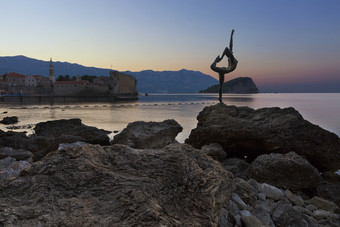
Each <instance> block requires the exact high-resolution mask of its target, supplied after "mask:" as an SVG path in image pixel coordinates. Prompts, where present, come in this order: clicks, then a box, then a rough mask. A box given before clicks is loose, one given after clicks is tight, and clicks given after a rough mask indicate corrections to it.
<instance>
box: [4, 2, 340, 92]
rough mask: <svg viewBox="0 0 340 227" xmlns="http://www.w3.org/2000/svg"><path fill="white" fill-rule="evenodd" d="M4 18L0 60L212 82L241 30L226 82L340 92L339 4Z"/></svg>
mask: <svg viewBox="0 0 340 227" xmlns="http://www.w3.org/2000/svg"><path fill="white" fill-rule="evenodd" d="M0 9H1V13H0V25H1V26H0V28H1V32H0V56H14V55H25V56H27V57H32V58H36V59H40V60H49V58H50V57H52V58H53V60H54V61H67V62H71V63H79V64H81V65H85V66H94V67H100V68H111V65H112V69H116V70H120V71H125V70H131V71H141V70H146V69H153V70H160V71H163V70H180V69H183V68H185V69H189V70H197V71H201V72H203V73H206V74H209V75H212V76H214V77H216V76H217V75H216V74H215V73H214V72H212V71H211V70H210V64H211V63H212V61H213V60H214V59H215V58H216V56H217V55H219V54H221V53H222V52H223V50H224V48H225V47H226V46H227V45H228V43H229V37H230V32H231V29H233V28H235V30H236V31H235V34H234V54H235V57H236V58H237V59H238V61H239V65H238V68H237V69H236V70H235V71H234V72H233V73H231V74H230V75H228V76H227V79H226V80H228V79H229V78H230V79H231V78H235V77H238V76H250V77H252V78H253V79H254V81H255V83H256V84H258V85H259V87H261V86H262V87H268V86H269V87H270V86H273V87H275V86H276V87H278V86H286V85H287V86H291V85H292V84H296V85H298V84H308V83H309V84H318V83H325V81H326V82H329V83H331V84H333V85H335V86H338V85H339V89H340V13H339V12H340V1H339V0H294V1H293V0H290V1H289V0H275V1H273V0H256V1H255V0H240V1H236V0H97V1H94V0H93V1H89V0H58V1H48V0H30V1H26V0H21V1H20V0H10V1H8V0H0ZM225 64H227V62H226V60H224V61H223V62H222V63H220V65H225Z"/></svg>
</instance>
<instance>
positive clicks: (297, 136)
mask: <svg viewBox="0 0 340 227" xmlns="http://www.w3.org/2000/svg"><path fill="white" fill-rule="evenodd" d="M197 120H198V124H197V127H196V128H195V129H193V130H192V131H191V134H190V136H189V138H188V139H187V140H186V143H188V144H190V145H192V146H193V147H196V148H198V149H200V148H201V147H202V146H204V145H206V144H210V143H219V144H220V145H221V146H222V147H223V149H224V150H225V151H226V152H227V155H228V157H239V158H244V156H247V158H248V159H249V160H253V159H255V158H256V157H257V156H259V155H262V154H269V153H273V152H276V153H287V152H290V151H294V152H296V153H297V154H299V155H302V156H305V157H306V158H307V160H308V161H309V162H310V163H311V164H312V165H313V166H315V167H316V168H318V169H319V170H321V171H325V170H334V171H335V170H338V169H339V163H340V139H339V137H338V136H337V135H335V134H334V133H331V132H328V131H326V130H324V129H322V128H320V127H319V126H316V125H313V124H311V123H310V122H308V121H306V120H304V119H303V117H302V116H301V115H300V114H299V112H298V111H296V110H295V109H294V108H291V107H290V108H285V109H280V108H262V109H258V110H254V109H251V108H249V107H236V106H227V105H224V104H217V105H214V106H208V107H205V108H204V109H203V111H201V112H200V113H199V115H198V116H197Z"/></svg>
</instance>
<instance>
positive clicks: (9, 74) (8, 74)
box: [6, 72, 26, 78]
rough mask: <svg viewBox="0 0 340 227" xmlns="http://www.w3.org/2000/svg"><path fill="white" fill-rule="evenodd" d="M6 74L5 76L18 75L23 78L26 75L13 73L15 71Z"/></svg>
mask: <svg viewBox="0 0 340 227" xmlns="http://www.w3.org/2000/svg"><path fill="white" fill-rule="evenodd" d="M6 76H7V77H19V78H25V77H26V76H25V75H22V74H19V73H15V72H11V73H7V74H6Z"/></svg>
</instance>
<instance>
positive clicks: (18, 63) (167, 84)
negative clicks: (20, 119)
mask: <svg viewBox="0 0 340 227" xmlns="http://www.w3.org/2000/svg"><path fill="white" fill-rule="evenodd" d="M53 66H54V72H55V75H56V77H58V76H59V75H69V76H71V77H72V76H77V75H81V76H83V75H91V76H109V71H110V69H103V68H95V67H86V66H82V65H79V64H74V63H68V62H59V61H56V62H53ZM48 67H49V61H42V60H37V59H33V58H29V57H26V56H22V55H19V56H11V57H0V75H2V74H4V73H9V72H17V73H20V74H24V75H30V74H31V75H43V76H46V77H47V76H48ZM123 73H126V74H129V75H132V76H134V77H135V78H136V79H137V90H138V92H139V93H197V92H199V91H200V90H202V89H206V88H207V87H209V86H212V85H215V84H217V83H218V81H217V80H216V79H215V78H213V77H211V76H209V75H206V74H203V73H201V72H198V71H191V70H186V69H182V70H179V71H153V70H144V71H140V72H131V71H125V72H123Z"/></svg>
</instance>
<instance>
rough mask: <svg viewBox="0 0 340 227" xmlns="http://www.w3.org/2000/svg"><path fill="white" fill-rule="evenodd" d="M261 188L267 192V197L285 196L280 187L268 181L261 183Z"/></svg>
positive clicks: (277, 197)
mask: <svg viewBox="0 0 340 227" xmlns="http://www.w3.org/2000/svg"><path fill="white" fill-rule="evenodd" d="M259 190H260V192H262V193H263V194H265V195H266V197H268V198H271V199H274V200H280V199H281V198H282V197H283V193H282V191H281V190H280V189H279V188H277V187H275V186H272V185H269V184H266V183H263V184H260V185H259Z"/></svg>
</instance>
